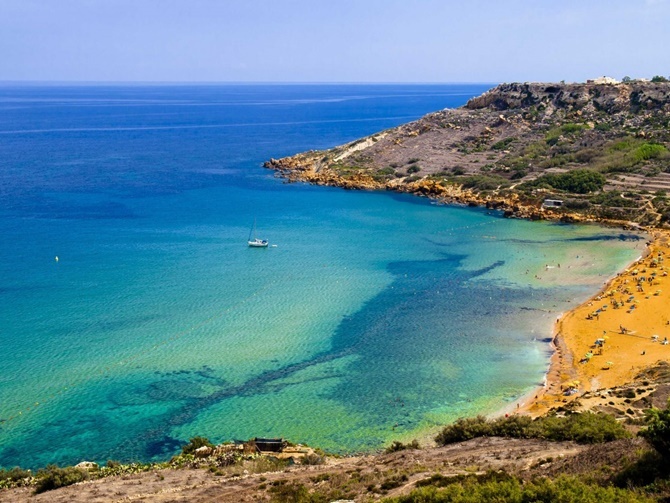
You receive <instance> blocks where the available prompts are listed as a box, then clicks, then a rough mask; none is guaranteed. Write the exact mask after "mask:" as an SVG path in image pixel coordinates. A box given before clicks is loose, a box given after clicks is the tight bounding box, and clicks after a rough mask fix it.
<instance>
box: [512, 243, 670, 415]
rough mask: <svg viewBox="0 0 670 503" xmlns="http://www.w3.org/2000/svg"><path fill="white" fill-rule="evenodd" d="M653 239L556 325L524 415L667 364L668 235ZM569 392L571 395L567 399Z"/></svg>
mask: <svg viewBox="0 0 670 503" xmlns="http://www.w3.org/2000/svg"><path fill="white" fill-rule="evenodd" d="M652 236H653V240H652V242H651V244H650V245H649V247H648V249H647V253H646V255H645V256H644V257H643V258H642V259H640V260H639V261H637V262H635V263H634V264H632V265H631V266H630V267H629V268H628V269H627V270H626V271H624V272H622V273H620V274H619V275H617V276H616V277H615V278H614V279H613V280H612V281H610V282H609V283H608V284H607V285H606V286H605V288H604V289H603V290H602V291H601V292H600V293H599V294H598V295H596V296H594V297H592V298H591V299H589V300H588V301H587V302H585V303H584V304H582V305H581V306H579V307H578V308H576V309H574V310H572V311H570V312H569V313H567V314H566V315H565V316H564V317H562V318H561V319H560V320H559V321H558V322H557V323H556V328H555V334H554V335H555V339H554V341H555V345H556V353H555V354H554V357H553V358H552V363H551V366H550V369H549V373H548V375H547V384H546V386H545V387H544V388H543V389H541V390H540V391H539V392H538V393H537V395H536V396H535V397H534V398H532V399H531V400H530V401H529V402H528V403H527V404H526V406H525V407H524V408H523V410H524V412H528V413H530V414H531V415H534V416H536V415H541V414H543V413H544V412H546V411H547V410H549V409H550V408H552V407H556V406H559V405H563V404H564V403H566V402H568V401H570V400H572V399H574V398H575V397H578V396H579V395H580V394H581V393H583V392H585V391H595V390H598V389H601V388H610V387H613V386H620V385H623V384H626V383H629V382H631V381H633V380H634V377H635V375H637V374H638V373H639V372H640V371H641V370H643V369H645V368H647V367H650V366H652V365H653V364H654V363H656V362H658V361H663V360H665V361H668V360H670V344H667V345H666V344H664V343H663V342H664V339H666V338H667V340H670V234H668V233H666V232H661V231H657V232H654V233H653V234H652ZM631 297H632V298H631ZM653 336H658V337H657V338H654V337H653ZM598 339H600V340H601V342H602V344H600V343H598V344H597V343H596V341H597V340H598ZM603 340H604V341H603ZM570 389H572V390H573V391H572V393H573V394H566V392H569V390H570Z"/></svg>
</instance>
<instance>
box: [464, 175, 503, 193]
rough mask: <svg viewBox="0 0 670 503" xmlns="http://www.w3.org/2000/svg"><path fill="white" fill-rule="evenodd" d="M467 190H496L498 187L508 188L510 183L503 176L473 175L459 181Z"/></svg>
mask: <svg viewBox="0 0 670 503" xmlns="http://www.w3.org/2000/svg"><path fill="white" fill-rule="evenodd" d="M458 182H459V183H462V184H463V187H465V188H466V189H479V190H495V189H497V188H498V187H500V186H502V187H507V186H508V185H509V182H508V180H507V179H505V178H503V177H502V176H496V175H472V176H468V177H465V178H462V179H459V180H458Z"/></svg>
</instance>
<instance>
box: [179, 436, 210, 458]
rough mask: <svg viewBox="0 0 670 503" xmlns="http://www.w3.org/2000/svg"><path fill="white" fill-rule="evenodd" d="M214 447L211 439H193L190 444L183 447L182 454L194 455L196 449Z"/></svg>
mask: <svg viewBox="0 0 670 503" xmlns="http://www.w3.org/2000/svg"><path fill="white" fill-rule="evenodd" d="M205 446H206V447H214V444H212V443H211V442H210V441H209V439H207V438H205V437H193V438H192V439H191V440H190V441H189V443H188V444H186V445H184V446H182V448H181V452H182V454H193V453H194V452H195V450H196V449H199V448H200V447H205Z"/></svg>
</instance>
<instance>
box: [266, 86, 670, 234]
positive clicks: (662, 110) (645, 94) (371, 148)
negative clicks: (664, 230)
mask: <svg viewBox="0 0 670 503" xmlns="http://www.w3.org/2000/svg"><path fill="white" fill-rule="evenodd" d="M669 125H670V83H666V82H646V81H633V82H628V83H620V84H612V83H586V84H564V83H561V84H539V83H523V84H520V83H512V84H501V85H499V86H497V87H495V88H493V89H491V90H489V91H487V92H486V93H484V94H482V95H481V96H478V97H475V98H472V99H471V100H470V101H468V102H467V104H466V105H464V106H463V107H461V108H458V109H451V110H449V109H447V110H441V111H437V112H434V113H431V114H428V115H426V116H424V117H422V118H421V119H419V120H417V121H414V122H410V123H408V124H403V125H401V126H398V127H395V128H392V129H389V130H387V131H382V132H380V133H377V134H373V135H371V136H368V137H366V138H362V139H360V140H356V141H354V142H351V143H348V144H346V145H342V146H339V147H335V148H332V149H330V150H325V151H310V152H306V153H302V154H298V155H295V156H291V157H286V158H283V159H271V160H269V161H268V162H266V163H265V166H266V167H267V168H270V169H274V170H276V171H277V172H278V173H279V174H280V175H281V176H283V177H286V178H287V179H288V180H290V181H298V180H300V181H306V182H309V183H314V184H321V185H334V186H338V187H343V188H346V189H365V190H382V189H384V190H393V191H399V192H409V193H413V194H417V195H422V196H427V197H432V198H436V199H440V200H443V201H447V202H453V203H462V204H472V205H480V206H487V207H490V208H497V209H501V210H503V211H505V214H506V215H508V216H516V217H522V218H534V219H543V218H548V219H561V220H566V221H582V220H598V221H616V222H617V223H619V224H621V223H626V222H632V223H637V224H642V225H648V226H666V225H667V224H668V222H670V200H668V199H667V197H666V191H667V190H670V152H669V151H668V146H669V145H670V128H669ZM547 199H550V200H558V201H559V203H558V204H557V205H555V206H552V205H546V204H543V203H544V201H545V200H547Z"/></svg>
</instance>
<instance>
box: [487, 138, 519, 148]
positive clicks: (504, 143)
mask: <svg viewBox="0 0 670 503" xmlns="http://www.w3.org/2000/svg"><path fill="white" fill-rule="evenodd" d="M514 140H516V138H514V137H510V138H505V139H503V140H500V141H498V142H495V143H494V144H493V145H491V150H506V149H507V147H509V146H510V144H511V143H512V142H513V141H514Z"/></svg>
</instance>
